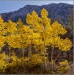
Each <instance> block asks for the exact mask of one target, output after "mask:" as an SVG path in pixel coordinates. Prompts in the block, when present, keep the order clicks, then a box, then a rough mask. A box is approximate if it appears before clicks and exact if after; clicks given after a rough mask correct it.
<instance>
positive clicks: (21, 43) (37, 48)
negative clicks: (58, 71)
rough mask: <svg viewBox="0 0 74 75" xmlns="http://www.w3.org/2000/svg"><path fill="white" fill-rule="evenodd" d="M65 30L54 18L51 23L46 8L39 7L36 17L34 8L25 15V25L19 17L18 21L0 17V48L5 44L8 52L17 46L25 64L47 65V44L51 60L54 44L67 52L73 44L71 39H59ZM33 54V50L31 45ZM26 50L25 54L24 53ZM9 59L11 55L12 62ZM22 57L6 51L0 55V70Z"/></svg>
mask: <svg viewBox="0 0 74 75" xmlns="http://www.w3.org/2000/svg"><path fill="white" fill-rule="evenodd" d="M66 33H67V31H66V29H65V28H64V27H63V25H61V24H59V23H58V22H57V21H55V22H54V23H52V24H51V19H50V18H48V12H47V10H46V9H44V8H43V9H42V10H41V16H40V17H39V16H38V14H37V13H36V12H35V11H32V13H28V14H27V17H26V25H24V23H23V22H22V20H21V19H19V20H18V21H17V22H12V21H11V20H8V22H4V20H3V19H2V17H1V16H0V50H2V48H3V47H4V46H5V45H6V44H8V48H9V52H10V50H11V48H14V49H15V48H18V49H21V50H22V57H23V61H24V63H25V62H27V63H29V64H32V65H37V64H44V65H45V66H47V63H49V60H48V58H49V57H48V53H47V50H49V49H48V47H51V48H52V53H51V61H50V62H52V63H53V61H54V60H53V52H54V50H55V47H57V48H58V49H59V50H60V51H64V52H66V51H68V50H70V49H71V47H72V42H71V41H70V39H69V38H65V39H64V38H61V36H60V35H65V34H66ZM32 47H33V48H34V53H33V48H32ZM26 48H27V49H28V55H27V56H25V55H24V53H25V51H26ZM8 58H12V59H13V61H12V62H11V63H9V62H8ZM21 60H22V58H18V57H17V56H15V55H14V54H13V56H11V55H10V54H9V56H8V55H6V54H5V53H2V54H0V70H4V68H6V67H7V66H8V65H11V64H13V65H14V61H19V62H21Z"/></svg>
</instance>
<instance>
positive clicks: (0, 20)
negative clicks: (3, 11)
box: [0, 15, 4, 24]
mask: <svg viewBox="0 0 74 75" xmlns="http://www.w3.org/2000/svg"><path fill="white" fill-rule="evenodd" d="M3 22H4V20H3V18H2V16H1V15H0V24H1V23H3Z"/></svg>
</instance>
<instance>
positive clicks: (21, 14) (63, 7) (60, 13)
mask: <svg viewBox="0 0 74 75" xmlns="http://www.w3.org/2000/svg"><path fill="white" fill-rule="evenodd" d="M42 8H46V9H47V10H48V12H49V17H50V18H52V19H55V20H59V18H60V19H61V21H60V22H61V23H63V24H65V25H66V24H67V20H68V16H69V15H70V14H72V9H73V5H69V4H64V3H59V4H48V5H42V6H37V5H26V6H25V7H23V8H20V9H19V10H17V11H14V12H9V13H2V14H1V15H2V17H3V19H4V20H5V21H7V20H9V19H10V20H12V21H15V22H16V21H17V20H18V18H22V20H23V22H25V19H26V15H27V13H31V12H32V11H33V10H35V11H36V12H37V13H38V14H39V15H40V10H41V9H42Z"/></svg>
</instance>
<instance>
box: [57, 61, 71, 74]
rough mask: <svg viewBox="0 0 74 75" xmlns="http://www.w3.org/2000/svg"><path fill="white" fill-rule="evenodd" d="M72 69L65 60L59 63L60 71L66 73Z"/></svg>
mask: <svg viewBox="0 0 74 75" xmlns="http://www.w3.org/2000/svg"><path fill="white" fill-rule="evenodd" d="M69 68H70V65H69V63H68V61H67V60H64V61H62V62H59V66H58V70H59V71H61V72H62V73H64V72H65V71H67V70H68V69H69Z"/></svg>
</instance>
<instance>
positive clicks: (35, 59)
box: [29, 54, 43, 65]
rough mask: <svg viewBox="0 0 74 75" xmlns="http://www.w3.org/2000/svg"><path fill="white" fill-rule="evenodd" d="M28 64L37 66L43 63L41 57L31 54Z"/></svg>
mask: <svg viewBox="0 0 74 75" xmlns="http://www.w3.org/2000/svg"><path fill="white" fill-rule="evenodd" d="M29 63H30V64H31V65H39V64H42V63H43V57H42V56H40V55H39V54H33V55H32V56H31V58H30V61H29Z"/></svg>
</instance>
